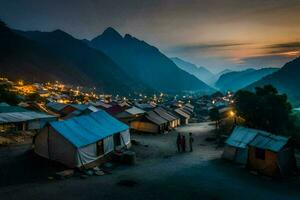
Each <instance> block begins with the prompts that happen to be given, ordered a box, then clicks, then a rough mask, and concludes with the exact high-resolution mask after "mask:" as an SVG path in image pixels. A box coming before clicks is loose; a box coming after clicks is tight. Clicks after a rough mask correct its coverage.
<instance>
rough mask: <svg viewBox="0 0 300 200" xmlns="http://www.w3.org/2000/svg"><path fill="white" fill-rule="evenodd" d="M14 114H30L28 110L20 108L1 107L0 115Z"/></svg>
mask: <svg viewBox="0 0 300 200" xmlns="http://www.w3.org/2000/svg"><path fill="white" fill-rule="evenodd" d="M12 112H28V110H26V109H24V108H21V107H19V106H0V113H12Z"/></svg>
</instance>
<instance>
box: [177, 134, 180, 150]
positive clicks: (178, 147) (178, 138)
mask: <svg viewBox="0 0 300 200" xmlns="http://www.w3.org/2000/svg"><path fill="white" fill-rule="evenodd" d="M176 144H177V151H178V152H180V151H181V147H180V146H181V135H180V133H178V135H177V139H176Z"/></svg>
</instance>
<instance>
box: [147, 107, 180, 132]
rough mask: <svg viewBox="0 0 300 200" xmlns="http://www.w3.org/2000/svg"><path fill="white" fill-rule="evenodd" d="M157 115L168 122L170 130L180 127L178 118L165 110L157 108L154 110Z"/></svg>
mask: <svg viewBox="0 0 300 200" xmlns="http://www.w3.org/2000/svg"><path fill="white" fill-rule="evenodd" d="M153 111H154V112H155V113H156V114H158V115H159V116H160V117H162V118H163V119H165V120H167V121H168V126H169V127H168V128H169V129H174V128H176V127H177V126H178V123H177V122H178V121H177V118H176V117H174V116H173V115H171V114H170V113H168V111H166V110H165V109H163V108H161V107H157V108H155V109H154V110H153Z"/></svg>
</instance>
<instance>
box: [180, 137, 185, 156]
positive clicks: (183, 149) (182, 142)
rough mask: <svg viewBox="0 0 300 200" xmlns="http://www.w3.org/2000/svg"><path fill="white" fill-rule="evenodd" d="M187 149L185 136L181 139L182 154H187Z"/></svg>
mask: <svg viewBox="0 0 300 200" xmlns="http://www.w3.org/2000/svg"><path fill="white" fill-rule="evenodd" d="M185 147H186V145H185V136H184V135H183V136H182V137H181V148H182V152H185Z"/></svg>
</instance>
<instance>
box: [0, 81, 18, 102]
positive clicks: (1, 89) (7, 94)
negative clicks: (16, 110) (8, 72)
mask: <svg viewBox="0 0 300 200" xmlns="http://www.w3.org/2000/svg"><path fill="white" fill-rule="evenodd" d="M0 102H6V103H8V104H11V105H17V104H18V103H20V99H19V97H18V95H17V94H16V93H15V92H11V91H10V90H9V86H8V85H0Z"/></svg>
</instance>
